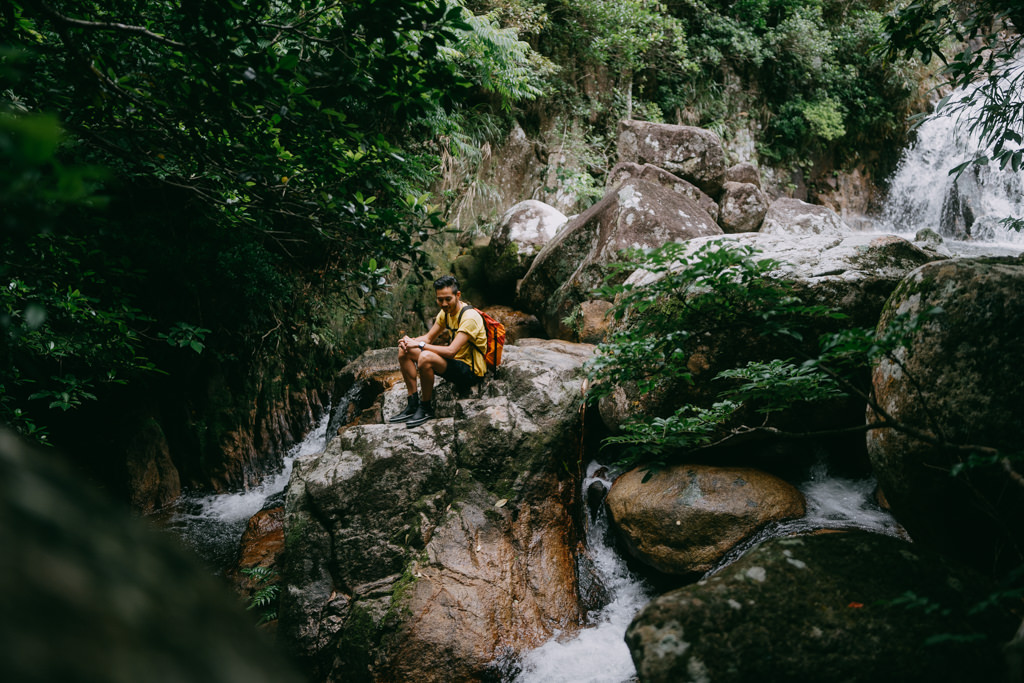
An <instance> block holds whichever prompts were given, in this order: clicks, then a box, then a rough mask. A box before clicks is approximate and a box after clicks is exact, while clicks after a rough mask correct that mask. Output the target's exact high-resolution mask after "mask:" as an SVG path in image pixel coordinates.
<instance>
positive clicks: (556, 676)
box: [514, 462, 906, 683]
mask: <svg viewBox="0 0 1024 683" xmlns="http://www.w3.org/2000/svg"><path fill="white" fill-rule="evenodd" d="M600 467H601V466H600V465H598V464H597V463H596V462H591V463H590V465H589V466H588V467H587V477H586V478H585V479H584V481H583V491H584V492H586V491H587V489H588V487H589V486H590V485H591V483H593V482H594V481H597V480H599V478H598V477H596V476H595V473H596V472H598V470H599V468H600ZM600 480H602V481H604V482H606V484H607V485H609V486H610V485H611V481H612V478H608V477H603V478H600ZM799 488H800V490H801V491H802V492H803V494H804V496H805V497H806V499H807V513H806V514H805V515H804V517H801V518H800V519H797V520H791V521H789V522H784V523H781V524H775V525H770V526H768V527H766V528H765V529H764V530H763V531H762V532H761V533H760V534H758V535H757V536H756V537H754V538H751V539H748V540H747V541H746V542H745V543H743V544H741V545H740V546H737V547H736V548H735V549H734V550H733V551H732V552H731V553H730V554H729V555H728V556H727V557H726V558H725V559H724V560H723V561H722V562H721V563H720V564H719V565H718V566H717V567H716V568H715V569H714V570H712V572H709V574H711V573H714V572H717V571H720V570H721V569H722V568H724V567H726V566H728V565H729V564H731V563H732V562H735V561H736V560H737V559H739V558H740V557H742V555H743V554H744V553H745V552H747V551H748V550H750V549H751V548H752V547H754V546H756V545H757V544H759V543H763V542H764V541H766V540H768V539H770V538H776V537H779V536H788V535H790V534H793V533H800V532H806V531H813V530H817V529H823V528H825V529H865V530H868V531H872V532H875V533H880V534H887V535H891V536H899V537H902V538H905V537H906V532H904V531H903V528H902V527H900V525H899V524H898V523H897V522H896V520H895V519H893V517H892V515H890V514H889V513H888V512H887V511H885V510H883V509H882V508H881V507H880V506H879V505H878V503H877V502H876V501H875V499H874V492H875V488H876V483H875V480H874V479H871V478H864V479H847V478H842V477H834V476H832V475H830V474H829V472H828V468H827V467H826V465H825V464H824V463H821V464H818V465H815V466H814V467H813V468H812V469H811V470H810V472H809V473H808V476H807V479H806V481H804V482H803V483H802V484H801V485H800V486H799ZM609 539H610V535H609V533H608V520H607V518H606V516H605V511H604V506H603V505H602V506H601V510H600V512H599V514H598V517H597V520H596V522H595V523H593V524H591V525H590V527H588V530H587V545H588V547H589V549H590V553H591V555H592V556H593V559H594V563H595V566H596V569H597V573H598V575H599V576H600V578H601V580H602V581H603V582H604V585H605V587H606V588H607V590H608V593H609V595H610V596H611V601H610V602H609V603H608V605H606V606H605V607H604V608H602V609H600V610H598V611H597V612H595V613H594V614H593V615H591V616H592V621H593V623H594V625H593V626H592V627H590V628H586V629H583V630H581V631H580V632H579V633H578V634H577V635H576V636H575V637H573V638H571V639H560V638H559V637H558V636H556V637H554V638H552V639H551V640H549V641H548V642H547V643H545V644H544V645H542V646H541V647H538V648H536V649H535V650H531V651H530V652H528V653H526V654H525V655H523V658H522V661H521V672H520V673H519V675H518V677H517V678H515V679H514V681H515V683H541V682H543V683H578V682H579V681H587V682H588V683H628V682H630V681H635V680H636V669H635V668H634V666H633V660H632V658H631V656H630V654H629V648H628V647H627V646H626V644H625V641H624V640H623V638H624V636H625V634H626V629H627V628H628V627H629V624H630V622H631V621H632V620H633V617H634V616H636V614H637V612H639V611H640V609H641V608H643V606H644V605H646V604H647V602H648V601H649V600H651V599H652V598H653V597H654V591H653V589H652V588H651V587H650V585H649V584H647V583H646V582H644V581H643V580H642V579H641V578H639V577H638V576H636V575H635V574H633V573H632V572H630V571H629V569H628V568H627V567H626V563H625V561H624V560H623V559H622V558H621V557H619V555H618V554H617V553H616V551H615V549H614V547H613V546H612V545H611V543H610V542H609Z"/></svg>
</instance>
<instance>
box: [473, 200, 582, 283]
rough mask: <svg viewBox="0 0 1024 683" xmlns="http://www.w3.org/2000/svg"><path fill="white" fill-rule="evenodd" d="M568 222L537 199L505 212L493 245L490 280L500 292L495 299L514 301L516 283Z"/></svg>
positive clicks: (491, 243)
mask: <svg viewBox="0 0 1024 683" xmlns="http://www.w3.org/2000/svg"><path fill="white" fill-rule="evenodd" d="M567 220H568V219H567V218H566V217H565V214H564V213H562V212H561V211H559V210H558V209H556V208H555V207H553V206H549V205H547V204H545V203H544V202H539V201H537V200H535V199H527V200H526V201H522V202H519V203H518V204H516V205H515V206H513V207H512V208H510V209H509V210H508V211H506V212H505V214H504V215H503V216H502V217H501V222H500V223H499V224H498V227H497V229H496V230H495V232H494V235H492V236H491V242H490V254H489V257H488V260H489V263H488V268H487V280H488V282H489V283H490V285H491V287H493V288H495V289H496V290H498V291H497V293H496V295H495V296H493V297H492V298H494V299H496V300H499V301H500V300H505V301H510V300H511V299H512V296H513V294H514V292H515V286H516V281H517V280H519V279H520V278H521V277H523V275H525V274H526V271H527V270H529V268H530V265H531V264H532V263H533V259H534V258H535V257H536V256H537V254H539V253H540V251H541V249H543V248H544V245H545V244H547V243H548V242H550V241H551V239H552V238H553V237H554V236H555V234H557V233H558V230H559V228H561V227H562V226H563V225H565V223H566V221H567Z"/></svg>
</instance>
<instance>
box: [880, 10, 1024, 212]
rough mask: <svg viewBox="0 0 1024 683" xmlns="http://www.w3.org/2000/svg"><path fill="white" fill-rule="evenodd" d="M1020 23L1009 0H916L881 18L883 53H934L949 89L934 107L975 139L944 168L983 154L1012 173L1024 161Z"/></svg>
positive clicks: (1023, 20) (927, 56)
mask: <svg viewBox="0 0 1024 683" xmlns="http://www.w3.org/2000/svg"><path fill="white" fill-rule="evenodd" d="M1021 27H1024V8H1022V6H1021V4H1020V3H1019V2H1015V1H1013V0H982V1H981V2H963V1H960V0H952V1H940V0H922V1H919V2H913V3H910V4H909V5H907V6H906V7H903V8H902V9H900V11H899V12H897V13H896V14H894V15H893V16H890V17H888V18H887V19H886V24H885V39H886V43H885V54H886V55H887V56H888V57H890V58H895V57H898V56H900V55H918V56H920V58H921V59H922V60H923V61H924V62H926V63H927V62H929V61H931V59H932V57H937V58H938V59H939V60H941V61H942V63H943V68H942V71H941V73H942V75H944V76H945V84H944V85H946V86H948V87H950V88H951V89H952V90H953V92H952V93H951V94H950V95H947V96H946V97H944V98H942V99H941V100H940V101H939V103H938V105H937V106H936V113H939V112H943V113H946V114H948V115H950V116H958V117H960V121H961V124H962V125H964V126H965V128H966V130H967V131H968V132H969V133H970V134H972V135H974V136H976V137H977V139H978V140H979V143H980V148H979V149H978V152H977V154H976V155H975V157H974V158H973V159H971V160H969V161H967V162H965V163H964V164H961V165H959V166H957V167H956V168H954V169H951V171H950V172H951V174H954V173H956V174H958V173H960V172H962V171H963V170H964V169H965V168H967V167H968V166H971V165H982V166H983V165H986V164H988V163H989V162H990V161H993V162H996V163H998V164H999V168H1000V169H1004V168H1008V167H1009V168H1011V169H1012V170H1013V171H1014V172H1016V171H1019V170H1020V169H1021V168H1024V95H1022V93H1024V69H1021V67H1020V65H1019V58H1020V54H1021V48H1022V47H1024V36H1022V35H1021V32H1020V31H1021ZM950 53H952V54H950ZM1019 227H1020V224H1019V223H1018V229H1019Z"/></svg>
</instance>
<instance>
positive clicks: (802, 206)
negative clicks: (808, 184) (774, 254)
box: [761, 197, 851, 237]
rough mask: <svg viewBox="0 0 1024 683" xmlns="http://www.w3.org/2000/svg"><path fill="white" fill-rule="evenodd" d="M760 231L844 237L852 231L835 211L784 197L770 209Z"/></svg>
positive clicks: (776, 201)
mask: <svg viewBox="0 0 1024 683" xmlns="http://www.w3.org/2000/svg"><path fill="white" fill-rule="evenodd" d="M761 232H763V233H765V234H768V235H791V236H792V235H799V236H801V237H802V236H805V235H831V236H838V237H842V236H843V235H845V234H847V233H849V232H851V228H850V227H849V226H848V225H846V224H845V223H844V222H843V219H842V218H840V217H839V214H837V213H836V212H835V211H833V210H832V209H830V208H828V207H826V206H819V205H817V204H808V203H807V202H804V201H801V200H799V199H791V198H789V197H781V198H779V199H776V200H775V201H774V202H772V203H771V206H769V207H768V211H767V213H765V216H764V222H763V223H761Z"/></svg>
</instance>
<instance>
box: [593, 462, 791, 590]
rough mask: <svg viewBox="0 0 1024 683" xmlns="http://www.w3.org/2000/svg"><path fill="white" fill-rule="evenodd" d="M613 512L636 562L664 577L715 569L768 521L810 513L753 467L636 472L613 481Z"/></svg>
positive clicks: (785, 488) (682, 467) (610, 501)
mask: <svg viewBox="0 0 1024 683" xmlns="http://www.w3.org/2000/svg"><path fill="white" fill-rule="evenodd" d="M607 505H608V510H609V512H610V513H611V519H612V521H613V524H614V526H615V528H616V530H617V531H618V533H619V535H620V537H622V538H623V540H624V541H625V544H626V546H627V547H628V548H629V550H630V552H631V553H632V554H633V556H634V557H636V558H637V559H639V560H641V561H642V562H644V563H645V564H648V565H650V566H651V567H654V568H655V569H657V570H659V571H661V572H663V573H665V574H673V575H681V576H695V575H698V576H699V575H700V574H703V573H705V572H707V571H709V570H710V569H711V568H712V567H714V566H715V564H716V563H717V562H718V561H720V560H721V559H722V558H724V557H725V555H726V554H727V553H728V552H729V551H730V550H731V549H732V548H733V546H735V545H736V544H737V543H739V542H740V541H742V540H743V539H745V538H747V537H749V536H750V535H752V534H753V533H754V532H756V531H757V530H758V529H760V528H762V527H764V526H765V525H767V524H768V523H770V522H773V521H781V520H784V519H790V518H793V517H800V516H802V515H803V514H804V497H803V494H801V493H800V492H799V491H798V490H796V488H794V487H793V486H792V485H791V484H788V483H787V482H785V481H783V480H781V479H779V478H778V477H774V476H772V475H770V474H766V473H764V472H760V471H758V470H755V469H749V468H731V467H710V466H705V465H673V466H671V467H667V468H664V469H657V470H654V471H651V470H648V469H646V468H638V469H634V470H631V471H629V472H626V473H625V474H623V475H621V476H620V477H619V478H618V479H616V480H615V483H614V485H613V486H612V488H611V491H610V492H609V493H608V500H607Z"/></svg>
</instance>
